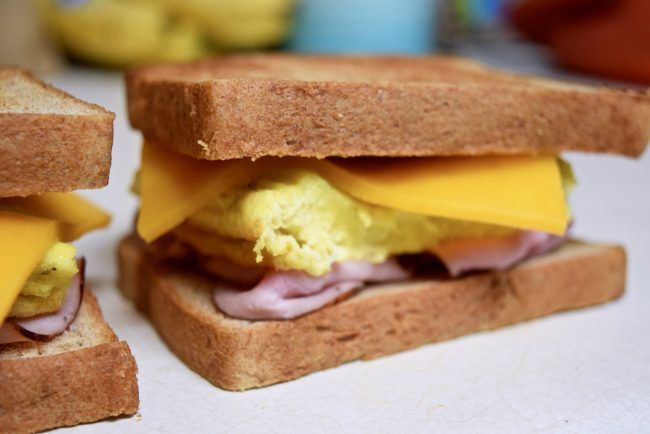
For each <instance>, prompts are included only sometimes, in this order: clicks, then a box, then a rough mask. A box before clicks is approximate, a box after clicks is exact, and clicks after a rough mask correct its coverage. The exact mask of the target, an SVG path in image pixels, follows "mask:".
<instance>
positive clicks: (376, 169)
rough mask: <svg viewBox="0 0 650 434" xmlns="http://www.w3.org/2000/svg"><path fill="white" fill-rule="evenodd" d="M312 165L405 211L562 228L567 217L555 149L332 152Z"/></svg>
mask: <svg viewBox="0 0 650 434" xmlns="http://www.w3.org/2000/svg"><path fill="white" fill-rule="evenodd" d="M314 170H316V171H317V172H318V173H319V174H320V175H321V176H322V177H324V178H325V179H327V180H328V181H329V183H330V184H332V185H333V186H334V187H336V188H337V189H339V190H341V191H343V192H344V193H347V194H348V195H350V196H352V197H354V198H356V199H359V200H362V201H365V202H368V203H372V204H374V205H379V206H383V207H386V208H393V209H398V210H400V211H407V212H411V213H415V214H423V215H430V216H436V217H446V218H450V219H456V220H467V221H473V222H479V223H488V224H495V225H499V226H506V227H513V228H518V229H534V230H540V231H543V232H549V233H553V234H558V235H561V234H564V231H565V230H566V226H567V223H568V221H567V220H568V216H569V213H568V210H567V206H566V201H565V197H564V190H563V188H562V177H561V174H560V169H559V166H558V161H557V158H555V157H553V156H507V157H505V156H488V157H444V158H442V157H438V158H422V157H419V158H403V159H400V158H390V159H387V158H371V159H367V158H361V159H359V158H356V159H334V160H325V161H318V162H317V164H316V165H315V167H314Z"/></svg>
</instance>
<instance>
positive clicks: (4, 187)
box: [0, 67, 115, 197]
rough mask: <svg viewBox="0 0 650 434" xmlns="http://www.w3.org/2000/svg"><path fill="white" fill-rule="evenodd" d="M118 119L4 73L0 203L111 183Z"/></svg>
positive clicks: (13, 72) (14, 72)
mask: <svg viewBox="0 0 650 434" xmlns="http://www.w3.org/2000/svg"><path fill="white" fill-rule="evenodd" d="M114 118H115V115H114V114H113V113H111V112H109V111H106V110H104V109H103V108H102V107H100V106H98V105H95V104H91V103H87V102H85V101H81V100H79V99H77V98H75V97H73V96H71V95H69V94H67V93H65V92H63V91H61V90H59V89H56V88H54V87H52V86H49V85H47V84H45V83H43V82H41V81H40V80H38V79H36V78H34V77H33V76H32V75H31V74H30V73H28V72H26V71H23V70H20V69H17V68H6V67H5V68H3V67H0V131H2V134H0V154H2V158H0V197H10V196H28V195H31V194H36V193H42V192H46V191H72V190H77V189H85V188H99V187H103V186H104V185H106V184H107V183H108V176H109V170H110V167H111V148H112V143H113V119H114Z"/></svg>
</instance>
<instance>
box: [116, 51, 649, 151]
mask: <svg viewBox="0 0 650 434" xmlns="http://www.w3.org/2000/svg"><path fill="white" fill-rule="evenodd" d="M126 86H127V96H128V109H129V118H130V120H131V123H132V124H133V126H134V127H136V128H138V129H141V130H142V132H143V134H144V136H145V138H146V139H147V140H150V141H152V142H155V143H161V144H163V145H165V146H167V147H169V148H171V149H173V150H176V151H178V152H181V153H184V154H187V155H190V156H193V157H195V158H201V159H208V160H220V159H233V158H258V157H262V156H301V157H316V158H322V157H328V156H344V157H357V156H432V155H484V154H502V155H503V154H531V153H559V152H561V151H586V152H605V153H614V154H622V155H627V156H631V157H636V156H639V155H640V154H641V153H642V152H643V150H644V148H645V146H646V144H647V142H648V140H649V139H650V92H648V91H645V92H642V91H637V92H635V91H623V90H612V89H607V88H592V87H587V86H582V85H573V84H567V83H563V82H559V81H552V80H545V79H540V78H534V77H529V76H523V75H515V74H509V73H505V72H501V71H497V70H493V69H489V68H487V67H483V66H481V65H480V64H478V63H475V62H471V61H467V60H461V59H455V58H450V57H421V58H405V57H341V56H339V57H336V56H292V55H277V54H274V55H268V54H267V55H245V56H231V57H221V58H218V59H212V60H208V61H201V62H196V63H192V64H187V65H176V66H153V67H144V68H139V69H133V70H131V71H129V72H128V73H127V75H126Z"/></svg>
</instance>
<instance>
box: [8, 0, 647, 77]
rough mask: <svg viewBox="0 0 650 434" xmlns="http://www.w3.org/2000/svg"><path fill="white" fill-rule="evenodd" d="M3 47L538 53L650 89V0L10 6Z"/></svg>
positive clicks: (37, 0) (155, 59)
mask: <svg viewBox="0 0 650 434" xmlns="http://www.w3.org/2000/svg"><path fill="white" fill-rule="evenodd" d="M0 41H1V43H0V63H4V64H17V65H20V66H24V67H27V68H29V69H32V70H36V71H38V72H41V73H47V72H52V71H56V70H58V69H61V68H65V65H66V64H68V63H69V62H74V63H83V64H88V65H92V66H94V67H98V68H110V69H122V68H126V67H130V66H133V65H142V64H148V63H159V62H180V61H188V60H194V59H199V58H203V57H207V56H219V55H223V54H225V53H231V52H241V51H260V50H279V51H296V52H308V53H316V52H318V53H401V54H422V55H426V54H429V53H436V52H443V53H452V54H454V53H456V54H462V55H471V56H472V57H482V56H481V53H482V52H483V51H486V52H493V51H494V50H500V51H499V53H498V55H499V56H500V57H501V58H503V57H511V58H512V59H511V62H510V64H511V65H512V66H513V69H521V70H524V71H525V70H526V65H525V60H522V61H521V64H518V63H517V62H518V61H517V58H518V57H519V56H518V53H517V50H518V48H517V47H518V45H519V44H526V46H527V47H530V46H531V43H530V42H532V43H533V46H534V47H536V48H535V49H536V50H537V53H538V57H539V56H541V57H543V59H544V61H545V62H547V63H548V64H549V65H550V66H552V67H558V68H567V69H570V70H574V71H581V72H585V73H589V74H592V75H595V76H601V77H607V78H610V79H617V80H622V81H627V82H634V83H640V84H646V85H647V84H650V1H649V0H399V1H398V0H0ZM525 41H530V42H525ZM527 50H530V48H527Z"/></svg>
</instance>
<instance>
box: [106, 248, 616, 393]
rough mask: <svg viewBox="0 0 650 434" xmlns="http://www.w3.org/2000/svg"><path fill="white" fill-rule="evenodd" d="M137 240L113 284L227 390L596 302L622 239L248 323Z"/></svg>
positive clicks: (607, 290)
mask: <svg viewBox="0 0 650 434" xmlns="http://www.w3.org/2000/svg"><path fill="white" fill-rule="evenodd" d="M143 247H144V245H143V244H142V241H140V240H139V239H138V238H137V237H136V236H131V237H128V238H125V239H124V240H122V242H121V243H120V246H119V250H118V264H119V268H120V287H121V290H122V292H123V293H124V294H125V295H126V296H127V297H128V298H129V299H131V300H133V301H134V303H135V304H136V305H137V307H138V309H140V310H141V311H143V312H144V313H145V314H146V315H147V316H148V317H149V319H150V320H151V321H152V323H153V325H154V326H155V327H156V329H157V330H158V333H159V334H160V336H161V337H162V339H163V340H164V341H165V342H166V343H167V345H168V346H169V347H170V348H171V350H172V351H174V352H175V353H176V354H177V355H178V357H180V358H181V359H182V360H183V361H184V362H185V363H186V364H187V365H188V366H189V367H190V368H191V369H193V370H194V371H196V372H197V373H199V374H200V375H202V376H203V377H205V378H206V379H207V380H208V381H210V382H211V383H213V384H214V385H216V386H218V387H221V388H224V389H228V390H244V389H250V388H255V387H261V386H266V385H270V384H274V383H278V382H282V381H287V380H291V379H294V378H298V377H300V376H303V375H307V374H309V373H311V372H315V371H318V370H321V369H326V368H330V367H334V366H338V365H340V364H342V363H345V362H348V361H352V360H357V359H363V360H367V359H372V358H375V357H379V356H383V355H387V354H391V353H395V352H399V351H404V350H406V349H409V348H414V347H418V346H420V345H423V344H426V343H430V342H437V341H441V340H446V339H451V338H454V337H457V336H461V335H464V334H468V333H472V332H477V331H482V330H490V329H494V328H497V327H502V326H506V325H509V324H514V323H517V322H520V321H525V320H529V319H532V318H537V317H540V316H544V315H548V314H551V313H553V312H557V311H562V310H567V309H574V308H580V307H585V306H590V305H593V304H598V303H603V302H606V301H608V300H611V299H614V298H616V297H619V296H621V295H622V294H623V291H624V288H625V268H626V257H625V250H624V249H623V248H622V247H621V246H610V245H595V244H585V243H580V242H574V241H571V242H567V243H565V245H564V246H562V247H561V248H560V249H558V250H556V251H554V252H552V253H550V254H547V255H544V256H542V257H538V258H535V259H533V260H530V261H527V262H525V263H523V264H521V265H519V266H517V267H515V268H513V269H511V270H508V271H503V272H486V273H477V274H472V275H469V276H467V277H463V278H460V279H446V280H445V279H443V280H418V281H414V282H410V283H402V284H390V285H380V286H374V287H372V288H368V289H365V290H363V291H361V292H360V293H359V294H357V295H355V296H353V297H351V298H349V299H347V300H344V301H342V302H340V303H337V304H335V305H333V306H329V307H326V308H323V309H321V310H319V311H316V312H314V313H311V314H308V315H305V316H302V317H300V318H296V319H293V320H288V321H254V322H252V321H245V320H238V319H233V318H230V317H227V316H225V315H223V314H222V313H220V312H219V311H217V309H216V308H215V307H214V305H213V304H212V301H211V291H210V289H211V287H212V286H211V283H210V281H209V280H207V279H206V278H205V277H201V276H200V275H198V274H197V273H193V272H192V271H190V270H188V269H182V268H178V267H175V266H173V265H170V264H168V263H163V262H161V261H156V260H154V259H152V258H151V257H148V256H147V254H146V253H145V250H144V248H143Z"/></svg>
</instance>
